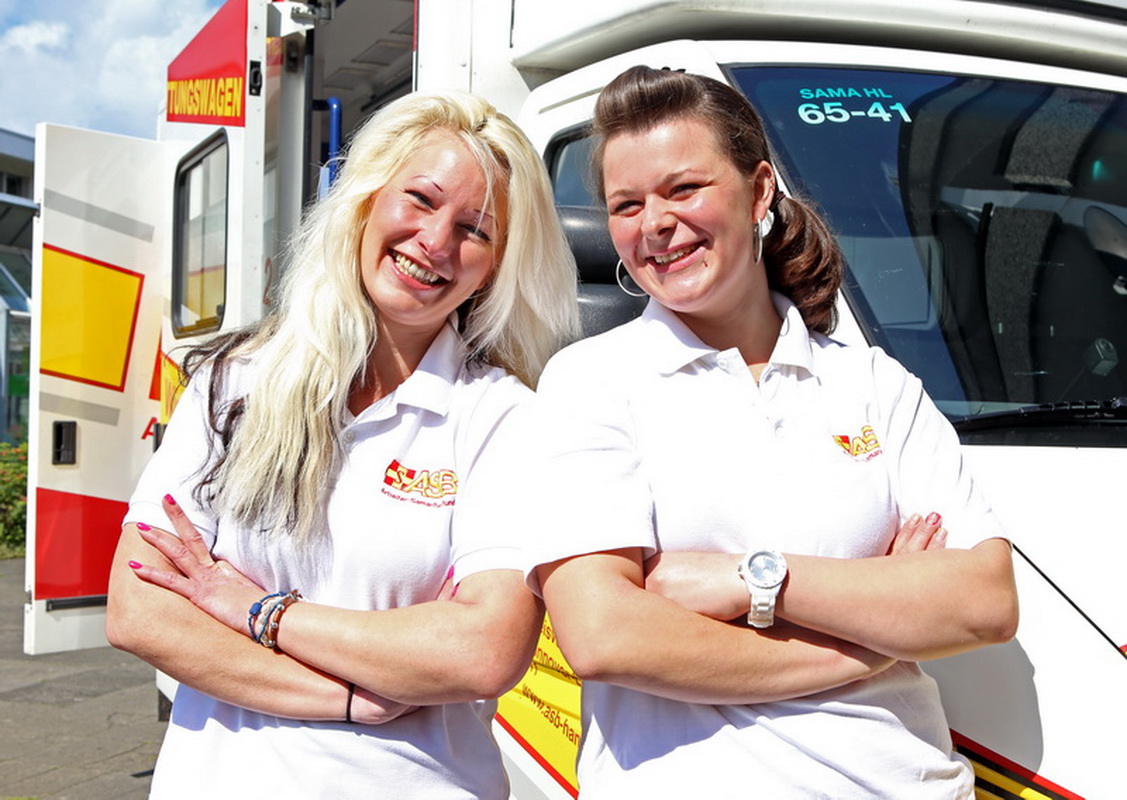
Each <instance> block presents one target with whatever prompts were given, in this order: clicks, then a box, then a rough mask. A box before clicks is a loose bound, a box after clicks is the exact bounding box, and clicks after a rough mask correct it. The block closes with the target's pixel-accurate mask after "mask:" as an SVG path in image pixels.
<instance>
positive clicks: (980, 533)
mask: <svg viewBox="0 0 1127 800" xmlns="http://www.w3.org/2000/svg"><path fill="white" fill-rule="evenodd" d="M872 367H873V377H874V381H875V383H876V388H877V394H878V397H879V398H880V404H881V415H882V418H883V421H884V425H883V427H884V437H883V441H882V442H881V446H882V448H883V449H884V451H885V455H886V456H887V457H888V463H889V470H890V473H891V474H890V480H891V482H892V489H893V494H894V496H895V497H896V501H897V504H898V505H899V507H900V509H901V514H902V516H906V515H908V514H911V513H921V514H927V513H929V512H931V511H937V512H939V513H940V514H942V516H943V525H944V527H945V528H946V529H947V531H948V539H947V546H948V547H952V548H963V549H969V548H971V547H974V546H975V545H976V544H978V543H979V542H982V541H985V540H986V539H990V538H994V537H1003V538H1004V537H1005V533H1004V531H1003V530H1002V526H1001V524H1000V523H999V522H998V520H997V518H996V517H995V516H994V512H993V510H992V509H991V507H990V504H989V502H988V501H987V499H986V497H985V496H984V495H983V494H982V492H981V490H980V489H979V487H978V486H977V485H976V484H975V481H974V478H973V476H972V475H971V472H970V469H969V468H968V465H967V463H966V460H965V458H964V457H963V451H962V445H961V443H960V442H959V437H958V434H957V433H956V432H955V429H954V428H953V427H952V426H951V423H950V422H949V421H948V420H947V418H946V417H945V416H943V413H942V412H941V411H940V410H939V409H938V408H936V406H935V403H933V402H932V400H931V398H930V397H928V395H927V393H926V392H925V391H924V388H923V384H922V383H921V382H920V380H919V378H917V377H916V376H915V375H912V374H911V373H910V372H908V371H907V370H905V369H904V367H903V366H901V365H900V364H899V363H898V362H897V361H895V360H894V359H892V358H890V357H888V356H887V355H885V354H884V352H883V351H881V350H879V349H875V348H874V349H873V350H872Z"/></svg>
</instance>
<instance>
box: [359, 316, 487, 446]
mask: <svg viewBox="0 0 1127 800" xmlns="http://www.w3.org/2000/svg"><path fill="white" fill-rule="evenodd" d="M457 322H458V318H457V316H456V315H451V316H450V317H449V318H448V319H447V320H446V323H445V324H444V325H443V326H442V328H441V329H439V331H438V335H437V336H436V337H435V338H434V341H433V342H431V344H430V347H428V348H427V351H426V353H425V354H424V355H423V360H422V361H420V362H419V365H418V366H417V367H415V371H414V372H412V373H411V374H410V375H408V376H407V380H405V381H403V383H401V384H399V386H397V387H396V388H395V391H393V392H392V393H391V394H389V395H388V396H387V397H384V398H382V399H381V400H378V401H377V402H376V403H374V404H373V405H371V406H369V407H368V408H366V409H364V410H363V411H362V412H360V414H359V416H356V417H354V416H352V414H351V413H349V412H348V410H347V409H346V410H345V424H351V423H352V422H358V421H364V422H367V421H374V420H382V419H389V418H391V417H393V416H394V415H395V414H396V413H397V412H396V409H397V408H399V407H401V406H406V407H409V408H418V409H421V410H423V411H430V412H433V413H435V414H439V415H441V416H446V413H447V411H448V410H449V408H450V395H451V392H452V391H453V388H454V384H455V382H457V380H458V374H459V372H460V371H461V369H462V367H463V365H464V364H465V363H466V347H465V344H464V343H463V342H462V337H461V336H460V335H459V334H458V330H457V328H456V327H455V326H456V325H457Z"/></svg>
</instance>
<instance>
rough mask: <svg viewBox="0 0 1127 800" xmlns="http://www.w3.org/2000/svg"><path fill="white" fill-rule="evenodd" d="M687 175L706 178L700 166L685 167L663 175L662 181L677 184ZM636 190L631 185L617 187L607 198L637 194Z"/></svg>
mask: <svg viewBox="0 0 1127 800" xmlns="http://www.w3.org/2000/svg"><path fill="white" fill-rule="evenodd" d="M686 176H692V177H694V178H698V179H700V180H704V171H703V170H701V169H700V168H698V167H683V168H681V169H678V170H675V171H673V172H670V173H669V174H668V175H666V176H665V177H663V178H662V179H661V182H662V185H666V184H671V183H672V184H675V183H678V182H679V181H682V180H684V179H685V177H686ZM636 192H637V190H636V189H631V188H629V187H626V188H623V189H616V190H615V191H613V192H611V193H609V194H607V200H608V201H609V200H612V199H614V198H616V197H619V196H622V195H626V196H630V195H633V194H635V193H636Z"/></svg>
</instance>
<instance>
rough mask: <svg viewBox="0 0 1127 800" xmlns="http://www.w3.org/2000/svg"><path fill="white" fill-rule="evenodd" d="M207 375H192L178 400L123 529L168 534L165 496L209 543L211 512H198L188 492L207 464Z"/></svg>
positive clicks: (212, 532) (211, 539)
mask: <svg viewBox="0 0 1127 800" xmlns="http://www.w3.org/2000/svg"><path fill="white" fill-rule="evenodd" d="M208 372H209V371H208V370H201V371H200V372H199V373H197V374H196V376H195V377H194V378H193V379H192V381H191V382H190V383H189V384H188V386H187V387H186V388H185V390H184V392H183V394H182V395H181V396H180V401H179V402H178V403H177V405H176V410H175V411H174V412H173V414H172V419H171V420H169V423H168V427H167V428H166V429H165V432H164V436H163V438H162V439H161V444H160V447H159V448H157V451H156V452H155V453H153V456H152V458H150V459H149V463H148V464H147V465H146V466H145V469H144V471H143V472H142V473H141V479H140V480H139V481H138V483H137V487H136V488H135V489H134V491H133V495H132V496H131V497H130V499H129V510H128V511H127V512H126V515H125V519H124V520H123V521H122V524H123V525H124V524H126V523H129V522H144V523H146V524H148V525H152V526H153V527H155V528H162V529H164V530H169V531H171V530H172V523H171V522H170V521H169V519H168V517H167V515H166V514H165V513H164V510H163V508H162V507H161V499H162V498H163V497H164V495H166V494H171V495H172V496H173V497H174V498H175V499H176V502H177V503H178V504H179V505H180V506H181V508H183V509H184V511H185V513H186V514H187V515H188V518H189V519H190V520H191V521H192V522H193V523H194V524H195V526H196V527H197V528H198V529H199V530H200V533H201V534H202V535H203V537H204V540H205V541H206V542H207V543H208V545H209V546H210V545H211V544H213V543H214V541H215V535H216V519H215V516H214V514H213V512H212V510H211V509H210V508H203V507H201V506H200V505H198V504H197V503H196V501H195V499H194V497H193V494H194V492H193V490H194V489H195V487H196V484H197V483H198V481H199V478H200V475H201V470H202V468H203V467H204V466H205V464H206V462H207V458H208V437H209V435H210V433H209V430H210V429H209V426H208V424H207V406H208V402H207V396H206V392H207V373H208Z"/></svg>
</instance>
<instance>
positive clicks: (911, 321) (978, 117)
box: [732, 67, 1127, 444]
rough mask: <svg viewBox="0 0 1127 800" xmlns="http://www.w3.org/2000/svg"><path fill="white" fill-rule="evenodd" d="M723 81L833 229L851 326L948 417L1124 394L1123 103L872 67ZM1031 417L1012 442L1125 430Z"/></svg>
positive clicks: (753, 73) (1107, 96) (762, 70)
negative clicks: (744, 102)
mask: <svg viewBox="0 0 1127 800" xmlns="http://www.w3.org/2000/svg"><path fill="white" fill-rule="evenodd" d="M732 74H733V76H734V79H735V82H736V83H737V84H738V85H739V86H740V88H741V89H742V90H743V91H744V92H745V93H746V94H747V95H748V96H749V97H750V98H751V100H752V102H753V103H754V104H755V105H756V107H757V108H759V109H760V111H761V112H762V113H763V116H764V120H765V121H766V123H767V125H768V128H769V131H770V134H771V136H772V140H773V145H774V147H775V149H776V151H777V155H778V161H779V165H780V167H781V169H782V170H783V171H784V173H785V174H786V177H787V179H788V182H789V184H790V185H791V186H792V187H794V188H795V189H797V190H798V192H800V193H801V194H804V195H806V196H808V197H811V198H813V199H814V200H815V201H816V203H817V205H818V206H819V207H820V208H821V210H822V211H823V212H824V213H825V215H826V217H827V218H828V219H829V221H830V223H831V226H832V227H833V228H834V230H835V233H836V234H837V236H838V239H839V241H840V243H841V246H842V249H843V251H844V252H845V255H846V258H847V260H848V263H849V275H848V291H847V296H848V298H849V300H850V304H851V305H852V306H853V308H854V310H855V311H856V312H857V313H858V316H859V317H860V318H861V322H862V327H863V328H865V329H866V330H867V331H868V332H869V333H870V335H871V337H872V338H873V340H874V342H875V343H877V344H880V345H882V346H883V347H884V348H885V349H886V350H888V351H889V352H890V353H891V354H892V355H894V356H895V357H896V358H897V359H899V360H900V361H901V362H902V363H903V364H905V366H907V367H908V368H909V369H910V370H912V371H913V372H914V373H916V374H917V375H919V376H920V377H921V379H922V380H923V381H924V383H925V385H926V387H927V389H928V392H929V393H930V394H931V396H932V397H933V398H934V399H935V401H936V403H937V404H938V405H939V406H940V408H942V409H943V410H944V411H945V412H946V413H947V414H948V415H949V416H950V417H952V418H954V419H956V420H958V419H962V418H966V417H970V416H975V415H982V414H989V413H992V412H1000V411H1009V410H1013V409H1016V408H1020V407H1025V406H1029V405H1031V404H1045V403H1057V402H1060V401H1066V400H1107V399H1109V398H1114V397H1120V396H1123V395H1127V365H1121V364H1120V363H1119V361H1120V356H1121V354H1122V355H1123V356H1127V104H1125V102H1124V98H1123V97H1122V96H1120V95H1117V94H1113V93H1109V92H1102V91H1094V90H1089V89H1081V88H1074V87H1066V86H1052V85H1042V84H1036V83H1027V82H1018V81H1002V80H994V79H990V78H982V77H970V76H957V75H933V74H918V73H907V72H894V71H878V70H851V69H834V68H810V67H770V68H767V67H742V68H736V69H733V70H732ZM1009 424H1010V426H1011V427H1012V421H1011V423H1009ZM1036 427H1037V428H1038V430H1036V431H1030V432H1028V433H1027V435H1025V436H1024V437H1022V438H1021V440H1023V441H1038V442H1041V443H1088V444H1090V443H1104V442H1107V443H1111V442H1110V437H1112V436H1118V437H1120V439H1119V440H1118V441H1117V442H1116V443H1120V444H1121V443H1122V437H1123V435H1124V434H1125V432H1127V431H1125V429H1124V426H1123V425H1122V424H1121V425H1120V426H1119V427H1118V428H1117V429H1115V430H1114V431H1113V430H1112V429H1110V428H1106V427H1104V428H1103V429H1102V430H1100V431H1099V432H1095V433H1093V431H1092V426H1083V425H1081V426H1079V427H1086V428H1088V430H1086V431H1083V432H1080V431H1078V430H1077V427H1078V426H1077V425H1076V424H1075V423H1072V422H1069V423H1062V424H1060V425H1056V426H1054V425H1045V426H1036ZM1012 433H1013V432H1012V431H1009V432H1006V433H999V434H998V436H997V437H995V439H994V440H1001V439H1002V438H1004V439H1005V440H1006V441H1013V436H1012ZM983 435H985V434H976V436H978V437H980V438H981V437H982V436H983ZM1093 437H1094V439H1095V440H1096V441H1093ZM986 440H990V437H989V435H986Z"/></svg>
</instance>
